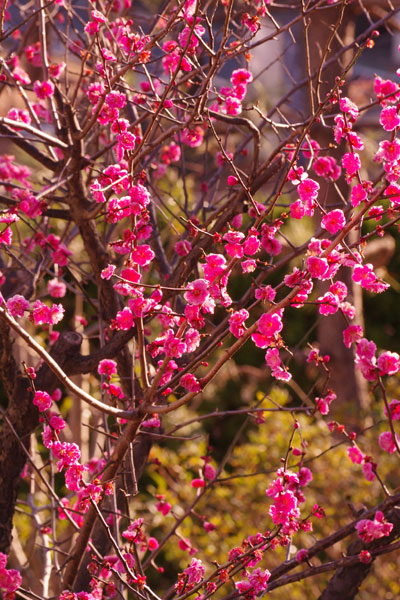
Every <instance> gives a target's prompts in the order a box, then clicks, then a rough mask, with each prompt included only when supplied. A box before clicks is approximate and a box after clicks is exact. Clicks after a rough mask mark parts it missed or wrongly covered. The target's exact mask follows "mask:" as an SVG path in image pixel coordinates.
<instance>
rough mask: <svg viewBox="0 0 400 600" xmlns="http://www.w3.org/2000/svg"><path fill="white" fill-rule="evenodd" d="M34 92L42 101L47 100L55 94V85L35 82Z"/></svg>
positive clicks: (48, 82) (50, 82) (49, 82)
mask: <svg viewBox="0 0 400 600" xmlns="http://www.w3.org/2000/svg"><path fill="white" fill-rule="evenodd" d="M33 91H34V92H35V94H36V96H37V97H38V98H39V99H40V100H45V99H46V98H49V97H50V96H52V95H53V94H54V83H53V82H52V81H35V83H34V84H33Z"/></svg>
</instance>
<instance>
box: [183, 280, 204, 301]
mask: <svg viewBox="0 0 400 600" xmlns="http://www.w3.org/2000/svg"><path fill="white" fill-rule="evenodd" d="M208 296H209V292H208V284H207V281H205V280H204V279H195V280H194V281H191V282H190V283H189V285H188V290H187V292H186V293H185V294H184V298H185V300H186V302H188V304H192V305H195V306H200V305H201V304H204V302H205V301H206V300H207V298H208Z"/></svg>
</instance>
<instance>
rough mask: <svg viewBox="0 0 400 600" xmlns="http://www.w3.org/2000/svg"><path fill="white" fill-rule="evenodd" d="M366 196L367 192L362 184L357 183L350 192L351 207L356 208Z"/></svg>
mask: <svg viewBox="0 0 400 600" xmlns="http://www.w3.org/2000/svg"><path fill="white" fill-rule="evenodd" d="M367 196H368V194H367V191H366V189H365V188H364V186H363V185H362V183H358V184H357V185H355V186H354V187H353V188H352V190H351V196H350V198H351V205H352V206H353V207H354V208H356V207H357V206H358V205H359V204H360V203H361V202H364V200H366V199H367Z"/></svg>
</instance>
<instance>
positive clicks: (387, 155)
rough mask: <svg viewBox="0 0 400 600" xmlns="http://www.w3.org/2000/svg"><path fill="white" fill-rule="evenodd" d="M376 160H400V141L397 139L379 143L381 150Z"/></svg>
mask: <svg viewBox="0 0 400 600" xmlns="http://www.w3.org/2000/svg"><path fill="white" fill-rule="evenodd" d="M375 158H377V159H378V160H379V159H382V158H383V159H384V160H387V161H388V162H395V161H396V160H398V159H399V158H400V141H399V140H398V139H397V138H395V139H394V140H383V142H380V143H379V150H378V152H377V154H376V156H375Z"/></svg>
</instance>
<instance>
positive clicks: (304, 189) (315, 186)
mask: <svg viewBox="0 0 400 600" xmlns="http://www.w3.org/2000/svg"><path fill="white" fill-rule="evenodd" d="M318 190H319V183H317V182H316V181H314V180H313V179H304V180H303V181H302V182H301V183H300V184H299V186H298V188H297V192H298V194H299V196H300V199H301V200H302V201H303V202H307V200H310V199H311V200H313V199H316V198H317V197H318Z"/></svg>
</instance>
